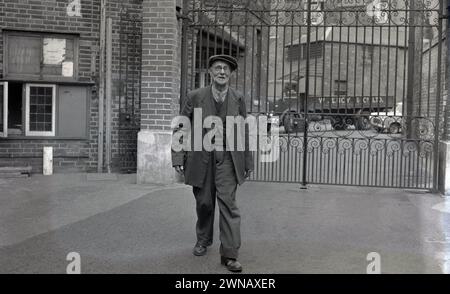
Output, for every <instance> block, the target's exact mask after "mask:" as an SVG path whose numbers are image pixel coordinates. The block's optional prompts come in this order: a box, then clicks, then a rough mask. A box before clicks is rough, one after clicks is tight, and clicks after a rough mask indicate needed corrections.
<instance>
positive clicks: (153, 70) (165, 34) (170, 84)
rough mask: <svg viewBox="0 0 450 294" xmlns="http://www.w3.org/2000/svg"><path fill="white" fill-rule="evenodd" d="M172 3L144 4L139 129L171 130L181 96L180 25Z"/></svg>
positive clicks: (166, 1) (156, 2)
mask: <svg viewBox="0 0 450 294" xmlns="http://www.w3.org/2000/svg"><path fill="white" fill-rule="evenodd" d="M176 4H177V2H176V1H175V0H161V1H144V3H143V20H144V22H143V23H144V26H143V45H142V50H143V52H142V53H143V57H142V85H141V87H142V102H141V129H142V130H149V129H154V130H170V129H171V126H170V124H171V120H172V118H173V117H174V116H175V115H177V114H178V112H179V111H178V103H179V102H178V101H179V93H180V77H179V75H180V56H179V54H178V52H179V51H178V50H179V49H178V48H179V45H180V40H179V23H178V21H177V19H176V14H175V7H176Z"/></svg>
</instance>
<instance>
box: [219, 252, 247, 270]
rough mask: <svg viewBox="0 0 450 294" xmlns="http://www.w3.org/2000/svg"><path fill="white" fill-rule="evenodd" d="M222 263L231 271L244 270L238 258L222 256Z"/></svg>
mask: <svg viewBox="0 0 450 294" xmlns="http://www.w3.org/2000/svg"><path fill="white" fill-rule="evenodd" d="M220 263H221V264H223V265H224V266H226V268H227V269H228V270H229V271H230V272H242V265H241V264H240V263H239V261H237V260H236V259H233V258H227V257H223V256H221V257H220Z"/></svg>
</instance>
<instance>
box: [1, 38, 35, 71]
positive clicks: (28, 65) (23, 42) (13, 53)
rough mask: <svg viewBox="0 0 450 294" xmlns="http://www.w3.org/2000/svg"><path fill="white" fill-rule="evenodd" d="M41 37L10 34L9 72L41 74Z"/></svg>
mask: <svg viewBox="0 0 450 294" xmlns="http://www.w3.org/2000/svg"><path fill="white" fill-rule="evenodd" d="M40 56H41V38H40V37H25V36H8V73H12V74H39V72H40V60H41V57H40Z"/></svg>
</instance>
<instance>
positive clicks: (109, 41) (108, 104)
mask: <svg viewBox="0 0 450 294" xmlns="http://www.w3.org/2000/svg"><path fill="white" fill-rule="evenodd" d="M111 71H112V19H111V17H108V18H107V20H106V91H105V92H106V105H105V106H106V121H105V124H106V126H105V141H106V142H105V152H106V154H105V161H106V162H105V163H106V170H107V172H108V173H111V99H112V97H111V96H112V91H111V84H112V78H111V75H112V73H111Z"/></svg>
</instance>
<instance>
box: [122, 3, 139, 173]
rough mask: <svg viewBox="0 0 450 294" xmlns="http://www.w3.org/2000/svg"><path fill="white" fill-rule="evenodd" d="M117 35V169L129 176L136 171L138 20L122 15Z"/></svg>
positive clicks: (133, 16) (125, 12) (137, 17)
mask: <svg viewBox="0 0 450 294" xmlns="http://www.w3.org/2000/svg"><path fill="white" fill-rule="evenodd" d="M119 35H120V42H119V43H120V44H119V60H120V64H119V85H118V92H119V97H120V98H119V99H120V101H119V134H118V143H119V168H120V171H121V172H126V173H131V172H135V171H136V168H137V134H138V132H139V130H140V125H141V124H140V119H141V118H140V107H141V60H142V20H141V17H140V16H138V15H133V14H129V13H128V12H127V11H122V13H121V14H120V31H119Z"/></svg>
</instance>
